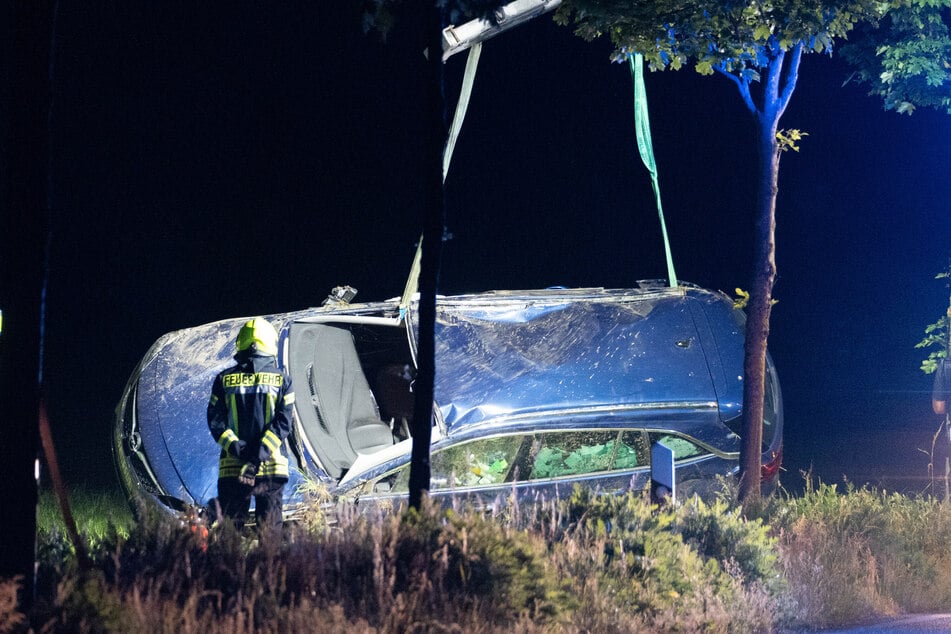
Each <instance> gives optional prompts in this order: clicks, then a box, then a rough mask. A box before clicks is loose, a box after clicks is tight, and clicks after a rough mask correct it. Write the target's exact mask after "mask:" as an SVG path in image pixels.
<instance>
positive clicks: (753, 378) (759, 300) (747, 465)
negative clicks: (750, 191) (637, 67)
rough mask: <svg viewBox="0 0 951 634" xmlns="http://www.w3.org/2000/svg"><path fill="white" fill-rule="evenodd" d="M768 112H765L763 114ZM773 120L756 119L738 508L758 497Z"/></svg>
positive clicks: (774, 166) (775, 158)
mask: <svg viewBox="0 0 951 634" xmlns="http://www.w3.org/2000/svg"><path fill="white" fill-rule="evenodd" d="M768 111H769V110H768V109H767V112H768ZM778 123H779V117H778V116H777V115H773V116H770V115H767V114H760V115H758V116H757V117H756V124H757V130H756V134H757V148H758V155H759V161H760V175H759V187H758V191H757V197H756V231H755V235H754V243H755V247H754V248H755V249H756V251H755V260H754V263H753V266H754V270H753V279H752V288H750V300H749V304H748V305H747V317H746V339H745V352H744V357H743V377H744V379H743V434H742V438H741V442H740V488H739V498H740V502H741V503H743V504H746V503H749V502H752V501H755V500H756V499H758V498H759V496H760V480H761V476H760V472H761V469H762V466H761V459H762V458H761V456H762V453H763V449H762V444H763V401H764V398H765V392H766V389H765V388H766V340H767V338H768V336H769V315H770V309H771V307H772V294H773V283H774V282H775V279H776V194H777V193H778V191H779V155H780V149H779V144H778V142H777V141H776V131H777V126H778Z"/></svg>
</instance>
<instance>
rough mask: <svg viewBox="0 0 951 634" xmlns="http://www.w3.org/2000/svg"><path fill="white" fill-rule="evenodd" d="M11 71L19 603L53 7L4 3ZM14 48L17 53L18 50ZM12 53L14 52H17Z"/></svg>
mask: <svg viewBox="0 0 951 634" xmlns="http://www.w3.org/2000/svg"><path fill="white" fill-rule="evenodd" d="M3 6H4V7H5V8H6V11H5V13H6V15H4V16H3V19H2V22H3V24H4V25H5V28H3V29H2V30H3V32H4V35H6V36H7V37H4V38H2V40H3V42H4V44H3V45H2V46H4V52H5V53H7V54H5V55H4V61H5V62H7V64H6V72H7V73H9V75H8V78H9V80H10V81H5V82H2V84H0V86H2V90H3V94H0V107H3V108H5V109H7V112H6V113H5V114H7V116H6V117H3V119H5V120H7V121H8V122H9V123H8V125H9V128H8V129H4V130H3V133H4V134H3V138H2V141H0V147H2V149H3V151H4V155H5V158H6V161H5V165H3V173H2V177H3V180H2V188H3V190H2V193H3V199H2V200H3V203H2V207H0V210H2V211H0V218H2V220H0V242H2V246H0V272H2V274H0V310H2V311H3V331H2V334H0V390H2V393H3V394H2V397H0V403H2V404H3V414H2V419H0V464H2V465H3V478H2V480H0V517H2V518H3V538H2V539H0V577H7V578H9V577H13V576H17V575H20V576H22V577H23V581H24V588H23V591H22V594H21V602H22V603H23V604H24V605H29V603H30V602H31V600H32V589H33V559H34V548H35V542H36V500H37V489H36V479H35V477H34V464H35V461H36V459H37V453H38V449H39V436H38V416H39V402H40V400H39V397H40V386H39V370H40V310H41V293H42V288H43V268H44V259H45V258H44V252H45V245H46V238H47V225H48V216H49V214H48V210H47V200H46V191H47V169H48V160H49V155H48V151H49V146H48V130H47V117H48V114H49V105H50V85H49V60H50V57H49V56H50V48H51V47H50V41H51V39H50V38H51V33H52V31H51V29H52V21H53V3H52V2H51V1H49V0H47V1H43V0H36V1H31V2H14V3H5V4H4V5H3ZM11 42H12V46H11ZM10 48H12V51H11V50H10Z"/></svg>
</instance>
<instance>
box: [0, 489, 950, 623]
mask: <svg viewBox="0 0 951 634" xmlns="http://www.w3.org/2000/svg"><path fill="white" fill-rule="evenodd" d="M315 500H317V501H318V502H325V501H326V500H324V499H322V498H320V497H319V495H318V496H317V497H315ZM729 500H730V492H729V491H725V492H724V494H723V499H720V500H717V501H715V502H712V503H710V504H705V503H703V502H701V501H699V500H691V501H689V502H687V503H684V504H682V505H680V506H678V507H677V508H675V509H658V508H657V507H652V506H651V505H650V504H649V503H648V502H647V501H646V500H644V499H643V497H641V496H640V495H633V494H631V495H622V496H596V495H593V494H591V493H590V492H586V491H584V490H577V491H575V493H574V495H573V496H572V497H571V498H570V499H568V500H565V501H562V502H552V501H547V502H545V501H541V502H538V503H536V504H533V505H522V506H518V505H504V504H503V505H502V506H500V507H499V508H500V510H499V512H497V514H496V515H495V516H487V515H484V514H479V513H474V512H470V511H467V510H466V509H465V508H455V509H441V508H427V509H424V510H423V511H421V512H419V513H416V512H409V513H404V514H402V515H395V514H391V515H388V516H378V517H364V516H358V515H349V514H341V515H340V517H339V520H338V521H337V522H336V523H333V524H330V523H328V522H326V521H324V519H322V518H321V517H320V513H322V512H323V511H321V510H320V509H321V508H326V506H325V505H321V504H315V505H314V509H315V510H314V511H313V513H314V515H313V516H311V517H307V516H306V515H304V516H302V518H301V521H299V522H296V523H295V524H293V525H288V526H287V527H286V529H285V535H284V539H283V541H281V542H280V543H275V542H273V541H268V540H260V541H258V540H256V539H255V536H254V535H253V534H246V533H238V532H236V531H234V530H233V529H232V528H230V527H228V526H216V527H212V528H211V531H210V533H207V534H206V533H204V532H203V531H202V530H201V529H202V527H201V526H200V525H198V524H196V523H194V522H189V521H181V520H177V519H175V518H170V517H168V516H164V515H150V514H148V513H145V514H143V515H142V517H141V518H140V519H139V520H138V521H136V522H133V521H132V516H131V514H130V513H129V512H128V510H127V509H125V507H124V505H123V504H122V501H121V499H120V498H119V497H118V496H113V495H99V494H96V493H95V492H85V491H80V492H78V493H77V494H76V495H75V496H74V504H75V507H74V513H75V514H76V516H77V523H78V524H79V525H80V532H81V533H82V534H83V535H84V536H86V538H87V539H88V543H87V547H88V549H89V551H90V553H91V557H92V559H93V562H94V563H93V566H92V568H91V569H90V570H86V571H80V570H78V568H77V566H76V561H75V557H74V553H73V551H72V549H71V548H70V547H69V546H68V545H67V544H66V538H65V535H64V533H63V531H62V524H61V521H60V520H59V519H58V510H57V508H58V507H56V505H55V504H54V503H53V500H52V499H51V498H50V497H49V496H45V495H44V496H43V497H42V498H41V504H40V515H39V525H40V531H39V535H40V539H39V543H40V549H39V553H40V568H39V576H38V583H37V600H36V601H35V603H34V606H33V609H32V610H31V612H30V614H29V615H24V614H20V613H18V612H17V611H16V609H15V607H16V604H15V602H14V601H12V600H11V597H12V596H14V595H15V590H14V588H15V585H14V584H13V583H12V582H9V581H8V582H4V583H0V632H4V631H17V630H18V628H19V629H24V628H25V627H26V626H27V624H29V626H30V627H32V628H33V629H34V631H45V632H59V631H70V632H121V631H142V632H166V631H167V632H179V631H182V632H202V633H203V634H205V633H207V634H213V633H215V632H239V633H240V632H272V631H273V632H278V631H280V632H287V631H291V632H292V631H313V630H314V628H315V627H316V624H319V625H320V628H319V629H320V631H326V632H338V631H339V632H345V631H346V632H420V633H422V632H476V633H480V632H484V633H492V632H512V631H517V632H528V633H533V632H546V633H549V632H558V633H561V632H564V633H567V634H571V633H574V632H605V633H613V632H693V631H704V632H769V631H778V630H781V629H784V628H800V629H806V628H816V627H828V626H836V625H842V624H848V623H855V622H860V621H861V620H863V619H865V618H868V617H870V616H873V615H892V614H898V613H903V612H919V611H939V610H946V609H947V606H948V605H951V583H949V582H951V554H949V553H948V552H947V548H946V544H947V543H948V540H949V539H951V506H949V505H947V504H944V503H941V502H938V501H936V500H934V499H931V498H927V497H917V498H911V497H906V496H901V495H896V494H888V493H885V492H883V491H877V490H875V489H871V488H862V489H855V488H853V487H850V486H846V487H844V489H843V490H839V488H838V487H836V486H832V485H826V484H821V483H819V484H813V483H812V482H811V481H807V486H806V489H805V492H804V494H803V495H801V496H796V497H793V496H789V495H783V494H780V495H777V496H775V497H773V498H770V499H768V500H767V501H766V502H765V503H764V504H763V506H762V507H761V508H759V509H757V512H756V515H757V517H756V518H754V519H747V518H745V517H744V516H743V515H742V514H741V513H740V512H739V511H738V510H737V509H736V508H735V507H734V506H733V505H732V504H731V503H730V501H729Z"/></svg>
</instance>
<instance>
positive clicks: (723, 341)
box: [434, 287, 743, 433]
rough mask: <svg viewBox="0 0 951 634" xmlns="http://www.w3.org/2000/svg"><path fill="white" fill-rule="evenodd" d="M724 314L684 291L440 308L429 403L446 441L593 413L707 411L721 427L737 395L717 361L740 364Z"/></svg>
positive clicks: (735, 329) (549, 296)
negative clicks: (501, 422)
mask: <svg viewBox="0 0 951 634" xmlns="http://www.w3.org/2000/svg"><path fill="white" fill-rule="evenodd" d="M727 307H728V310H727ZM731 312H733V311H732V306H731V305H730V302H729V299H728V298H726V297H725V296H724V295H722V294H720V293H712V292H710V291H704V290H702V289H693V288H689V289H688V288H683V287H681V288H675V289H654V290H650V291H627V292H624V291H614V292H612V291H605V290H603V289H593V290H588V291H584V290H581V291H564V292H563V293H562V294H558V293H553V292H552V291H550V290H549V291H544V292H534V293H533V292H526V293H518V292H498V293H490V294H482V295H473V296H460V297H456V298H446V299H440V301H439V302H437V309H436V342H435V343H436V379H435V386H434V387H435V400H436V403H437V404H438V406H439V408H440V413H441V415H442V417H443V420H444V422H445V425H446V428H447V431H448V432H449V433H453V431H454V430H458V429H460V428H462V427H465V426H467V425H471V424H475V423H480V422H482V421H485V420H487V419H491V418H495V417H499V416H506V417H510V416H514V415H523V414H533V413H539V412H544V411H564V410H569V411H570V410H572V409H589V410H590V409H591V408H599V407H613V408H618V409H623V408H625V407H628V406H637V407H646V408H650V407H651V406H658V407H659V406H661V405H663V406H665V407H670V406H685V407H691V406H693V407H698V406H703V407H706V408H713V409H720V417H721V420H722V419H723V418H724V417H729V416H731V415H733V414H732V412H733V410H736V409H738V408H739V403H740V401H741V398H742V378H741V377H734V378H733V380H732V381H730V380H728V379H727V378H726V377H724V376H723V373H722V371H721V370H720V368H721V367H723V359H722V358H721V357H722V355H729V356H732V357H734V358H736V355H737V354H738V355H740V356H739V359H740V360H741V359H742V345H743V343H742V340H743V336H742V332H741V331H740V328H739V325H738V323H737V321H736V318H735V317H734V316H733V315H732V314H730V313H731ZM711 316H712V318H715V319H716V320H718V321H719V322H720V326H719V327H718V328H717V333H718V334H717V336H714V335H713V330H712V329H711V327H710V319H711ZM724 320H725V321H724ZM739 367H742V363H741V364H740V366H739Z"/></svg>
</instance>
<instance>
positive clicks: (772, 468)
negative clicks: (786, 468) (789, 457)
mask: <svg viewBox="0 0 951 634" xmlns="http://www.w3.org/2000/svg"><path fill="white" fill-rule="evenodd" d="M769 453H770V457H769V461H768V462H766V463H765V464H764V465H763V466H762V467H760V477H761V478H762V480H763V482H770V481H771V480H772V479H773V478H775V477H776V474H778V473H779V467H780V466H781V465H782V464H783V448H782V445H780V447H779V449H777V450H776V451H771V452H769Z"/></svg>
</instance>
